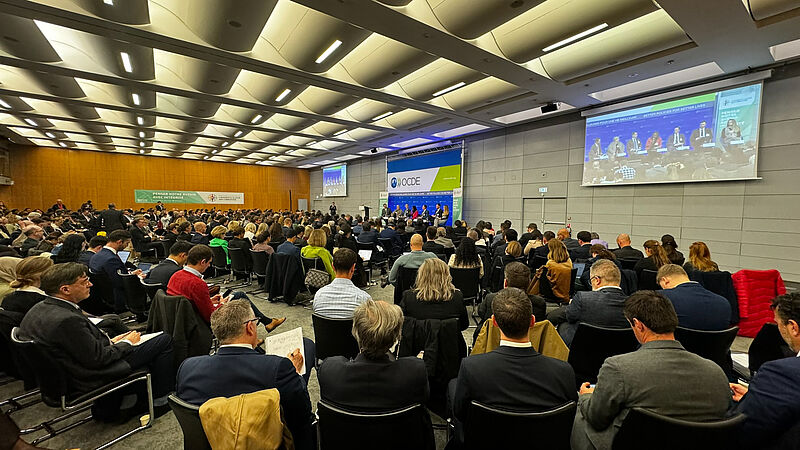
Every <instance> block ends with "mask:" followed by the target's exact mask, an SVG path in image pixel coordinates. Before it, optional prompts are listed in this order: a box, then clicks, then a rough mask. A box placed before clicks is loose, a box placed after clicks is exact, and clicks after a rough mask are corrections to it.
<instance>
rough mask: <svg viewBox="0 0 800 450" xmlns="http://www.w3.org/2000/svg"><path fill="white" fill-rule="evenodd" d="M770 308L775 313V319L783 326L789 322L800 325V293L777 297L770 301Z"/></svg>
mask: <svg viewBox="0 0 800 450" xmlns="http://www.w3.org/2000/svg"><path fill="white" fill-rule="evenodd" d="M770 308H772V310H773V311H775V319H776V320H780V321H781V322H782V323H783V324H787V323H789V321H790V320H794V321H795V322H797V323H798V324H800V293H798V292H792V293H790V294H784V295H779V296H777V297H775V298H773V299H772V305H770Z"/></svg>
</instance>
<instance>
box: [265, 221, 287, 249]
mask: <svg viewBox="0 0 800 450" xmlns="http://www.w3.org/2000/svg"><path fill="white" fill-rule="evenodd" d="M285 240H286V237H284V236H283V227H281V224H279V223H278V222H275V223H273V224H272V226H270V227H269V245H270V246H271V247H272V248H278V246H279V245H281V244H283V241H285Z"/></svg>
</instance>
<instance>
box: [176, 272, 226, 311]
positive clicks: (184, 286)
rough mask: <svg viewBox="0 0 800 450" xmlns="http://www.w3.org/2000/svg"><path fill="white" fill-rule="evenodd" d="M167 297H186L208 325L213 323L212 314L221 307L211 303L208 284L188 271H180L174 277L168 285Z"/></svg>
mask: <svg viewBox="0 0 800 450" xmlns="http://www.w3.org/2000/svg"><path fill="white" fill-rule="evenodd" d="M167 295H180V296H182V297H186V298H187V299H188V300H189V301H190V302H192V304H193V305H194V307H195V308H196V309H197V311H198V312H199V313H200V316H202V317H203V320H205V321H206V323H208V324H210V323H211V313H213V312H214V311H216V309H217V308H219V305H214V304H213V303H211V296H210V295H209V294H208V285H207V284H206V282H205V281H203V280H202V279H201V278H200V277H198V276H197V275H195V274H193V273H191V272H189V271H188V270H179V271H177V272H175V274H174V275H172V277H171V278H170V279H169V284H168V285H167Z"/></svg>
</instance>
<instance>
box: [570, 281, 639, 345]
mask: <svg viewBox="0 0 800 450" xmlns="http://www.w3.org/2000/svg"><path fill="white" fill-rule="evenodd" d="M626 298H628V296H627V295H625V293H624V292H622V289H620V288H618V287H613V286H609V287H604V288H602V289H599V290H596V291H580V292H576V293H575V296H574V297H572V301H570V302H569V305H568V306H567V311H566V313H567V322H568V323H564V324H561V325H560V326H559V327H558V333H559V334H560V335H561V338H562V339H564V343H565V344H567V347H569V346H570V345H572V338H574V337H575V330H577V329H578V324H579V323H581V322H586V323H588V324H591V325H597V326H599V327H608V328H628V327H630V324H628V321H627V320H626V319H625V315H624V314H622V308H623V307H624V306H625V299H626Z"/></svg>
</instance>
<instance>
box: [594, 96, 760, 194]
mask: <svg viewBox="0 0 800 450" xmlns="http://www.w3.org/2000/svg"><path fill="white" fill-rule="evenodd" d="M761 87H762V86H761V83H758V84H753V85H749V86H742V87H737V88H733V89H727V90H723V91H718V92H710V93H707V94H702V95H696V96H692V97H688V98H682V99H677V100H671V101H667V102H662V103H655V104H650V105H646V106H641V107H637V108H634V109H629V110H624V111H617V112H612V113H608V114H602V115H597V116H593V117H589V118H587V119H586V142H585V147H584V164H583V185H584V186H593V185H611V184H645V183H678V182H691V181H723V180H741V179H749V178H756V161H757V159H758V158H757V155H758V128H759V115H760V112H761Z"/></svg>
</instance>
